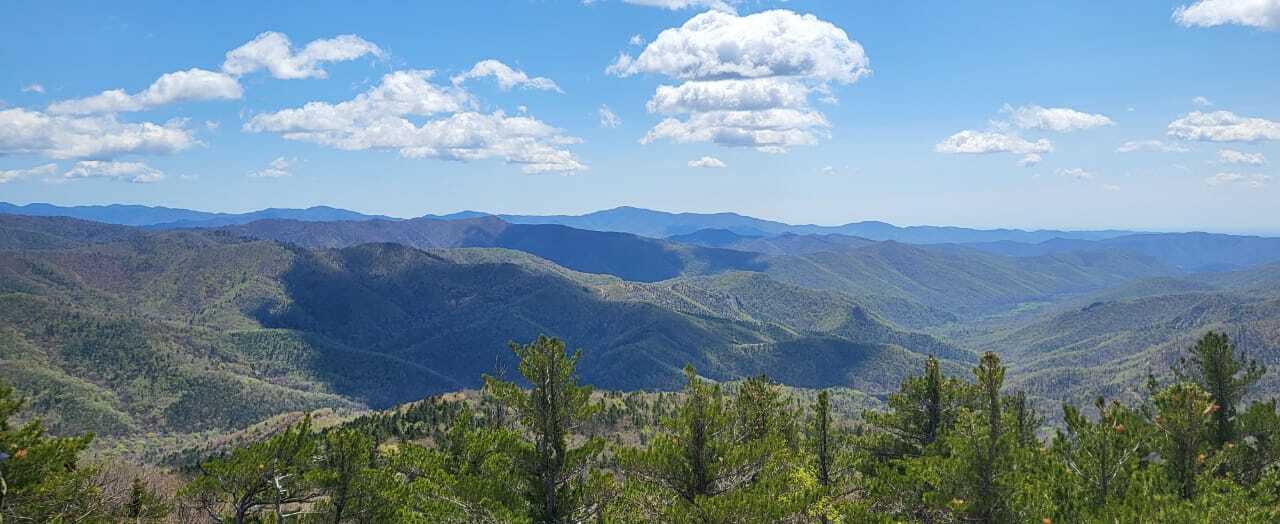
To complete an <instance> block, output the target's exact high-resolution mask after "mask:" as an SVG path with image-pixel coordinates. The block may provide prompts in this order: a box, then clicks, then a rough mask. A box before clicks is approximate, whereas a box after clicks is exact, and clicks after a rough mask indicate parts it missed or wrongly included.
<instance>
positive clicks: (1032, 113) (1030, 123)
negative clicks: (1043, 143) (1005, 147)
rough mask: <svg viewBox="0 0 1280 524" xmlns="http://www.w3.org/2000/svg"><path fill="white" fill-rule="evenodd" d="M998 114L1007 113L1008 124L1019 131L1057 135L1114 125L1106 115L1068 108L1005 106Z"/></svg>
mask: <svg viewBox="0 0 1280 524" xmlns="http://www.w3.org/2000/svg"><path fill="white" fill-rule="evenodd" d="M1000 112H1001V113H1007V114H1008V115H1009V119H1010V122H1011V123H1013V125H1015V126H1018V127H1019V128H1021V129H1038V130H1041V131H1056V132H1059V133H1067V132H1071V131H1076V130H1079V129H1090V128H1094V127H1101V126H1109V125H1114V124H1115V122H1113V121H1111V119H1110V118H1108V117H1107V116H1106V115H1097V114H1089V113H1085V112H1081V111H1076V110H1075V109H1071V108H1069V107H1041V106H1038V105H1029V106H1022V107H1017V108H1015V107H1013V106H1010V105H1008V104H1005V106H1004V107H1003V108H1001V110H1000Z"/></svg>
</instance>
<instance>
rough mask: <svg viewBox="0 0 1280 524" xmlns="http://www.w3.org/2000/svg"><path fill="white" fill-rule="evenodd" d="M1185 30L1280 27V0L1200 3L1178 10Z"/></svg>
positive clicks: (1176, 16)
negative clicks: (1218, 27)
mask: <svg viewBox="0 0 1280 524" xmlns="http://www.w3.org/2000/svg"><path fill="white" fill-rule="evenodd" d="M1173 19H1174V20H1175V21H1176V22H1178V24H1181V25H1182V26H1184V27H1192V26H1197V27H1215V26H1220V25H1224V24H1236V25H1243V26H1249V27H1257V28H1262V29H1276V28H1280V0H1200V1H1199V2H1196V3H1194V4H1191V5H1184V6H1181V7H1179V8H1178V9H1176V10H1174V12H1173Z"/></svg>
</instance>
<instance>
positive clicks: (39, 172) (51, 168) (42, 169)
mask: <svg viewBox="0 0 1280 524" xmlns="http://www.w3.org/2000/svg"><path fill="white" fill-rule="evenodd" d="M57 171H58V164H44V165H41V166H36V167H32V168H27V169H9V170H0V184H4V183H7V182H13V181H15V180H22V179H24V178H34V177H38V176H49V175H52V174H54V173H55V172H57Z"/></svg>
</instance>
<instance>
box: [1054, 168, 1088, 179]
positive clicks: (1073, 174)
mask: <svg viewBox="0 0 1280 524" xmlns="http://www.w3.org/2000/svg"><path fill="white" fill-rule="evenodd" d="M1053 173H1054V174H1055V175H1058V176H1063V177H1067V178H1074V179H1076V180H1093V173H1090V172H1088V171H1085V170H1083V169H1080V168H1078V167H1072V168H1058V169H1056V170H1054V171H1053Z"/></svg>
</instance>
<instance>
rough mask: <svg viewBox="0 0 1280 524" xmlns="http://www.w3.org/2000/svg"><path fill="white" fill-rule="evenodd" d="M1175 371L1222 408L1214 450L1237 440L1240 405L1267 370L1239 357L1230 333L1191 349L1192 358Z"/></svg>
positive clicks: (1212, 336) (1218, 412)
mask: <svg viewBox="0 0 1280 524" xmlns="http://www.w3.org/2000/svg"><path fill="white" fill-rule="evenodd" d="M1174 372H1175V373H1176V374H1177V376H1178V380H1180V381H1190V382H1195V383H1196V384H1198V385H1199V386H1200V387H1201V388H1202V389H1203V390H1204V391H1206V392H1208V393H1209V395H1210V396H1211V397H1213V402H1214V403H1216V404H1217V405H1218V408H1217V409H1216V410H1215V411H1214V412H1213V433H1212V435H1211V439H1212V440H1211V442H1212V444H1213V447H1214V448H1216V449H1222V447H1223V446H1225V445H1226V444H1227V443H1228V442H1231V441H1233V440H1235V438H1236V425H1235V418H1236V406H1238V405H1239V404H1240V402H1241V401H1243V400H1244V396H1245V394H1247V393H1248V391H1249V386H1251V385H1253V383H1254V382H1257V381H1258V379H1259V378H1262V375H1263V374H1265V373H1266V372H1267V368H1266V366H1263V365H1261V364H1259V363H1258V362H1257V361H1255V360H1249V359H1247V358H1246V356H1245V355H1244V354H1243V353H1240V354H1237V353H1236V349H1235V346H1234V345H1232V344H1231V341H1230V340H1229V339H1228V338H1227V335H1226V333H1216V332H1213V331H1210V332H1208V333H1205V334H1204V336H1202V337H1200V340H1199V341H1197V342H1196V345H1195V346H1194V347H1192V348H1191V355H1190V359H1188V358H1186V357H1183V358H1181V359H1179V362H1178V366H1177V367H1175V368H1174Z"/></svg>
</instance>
